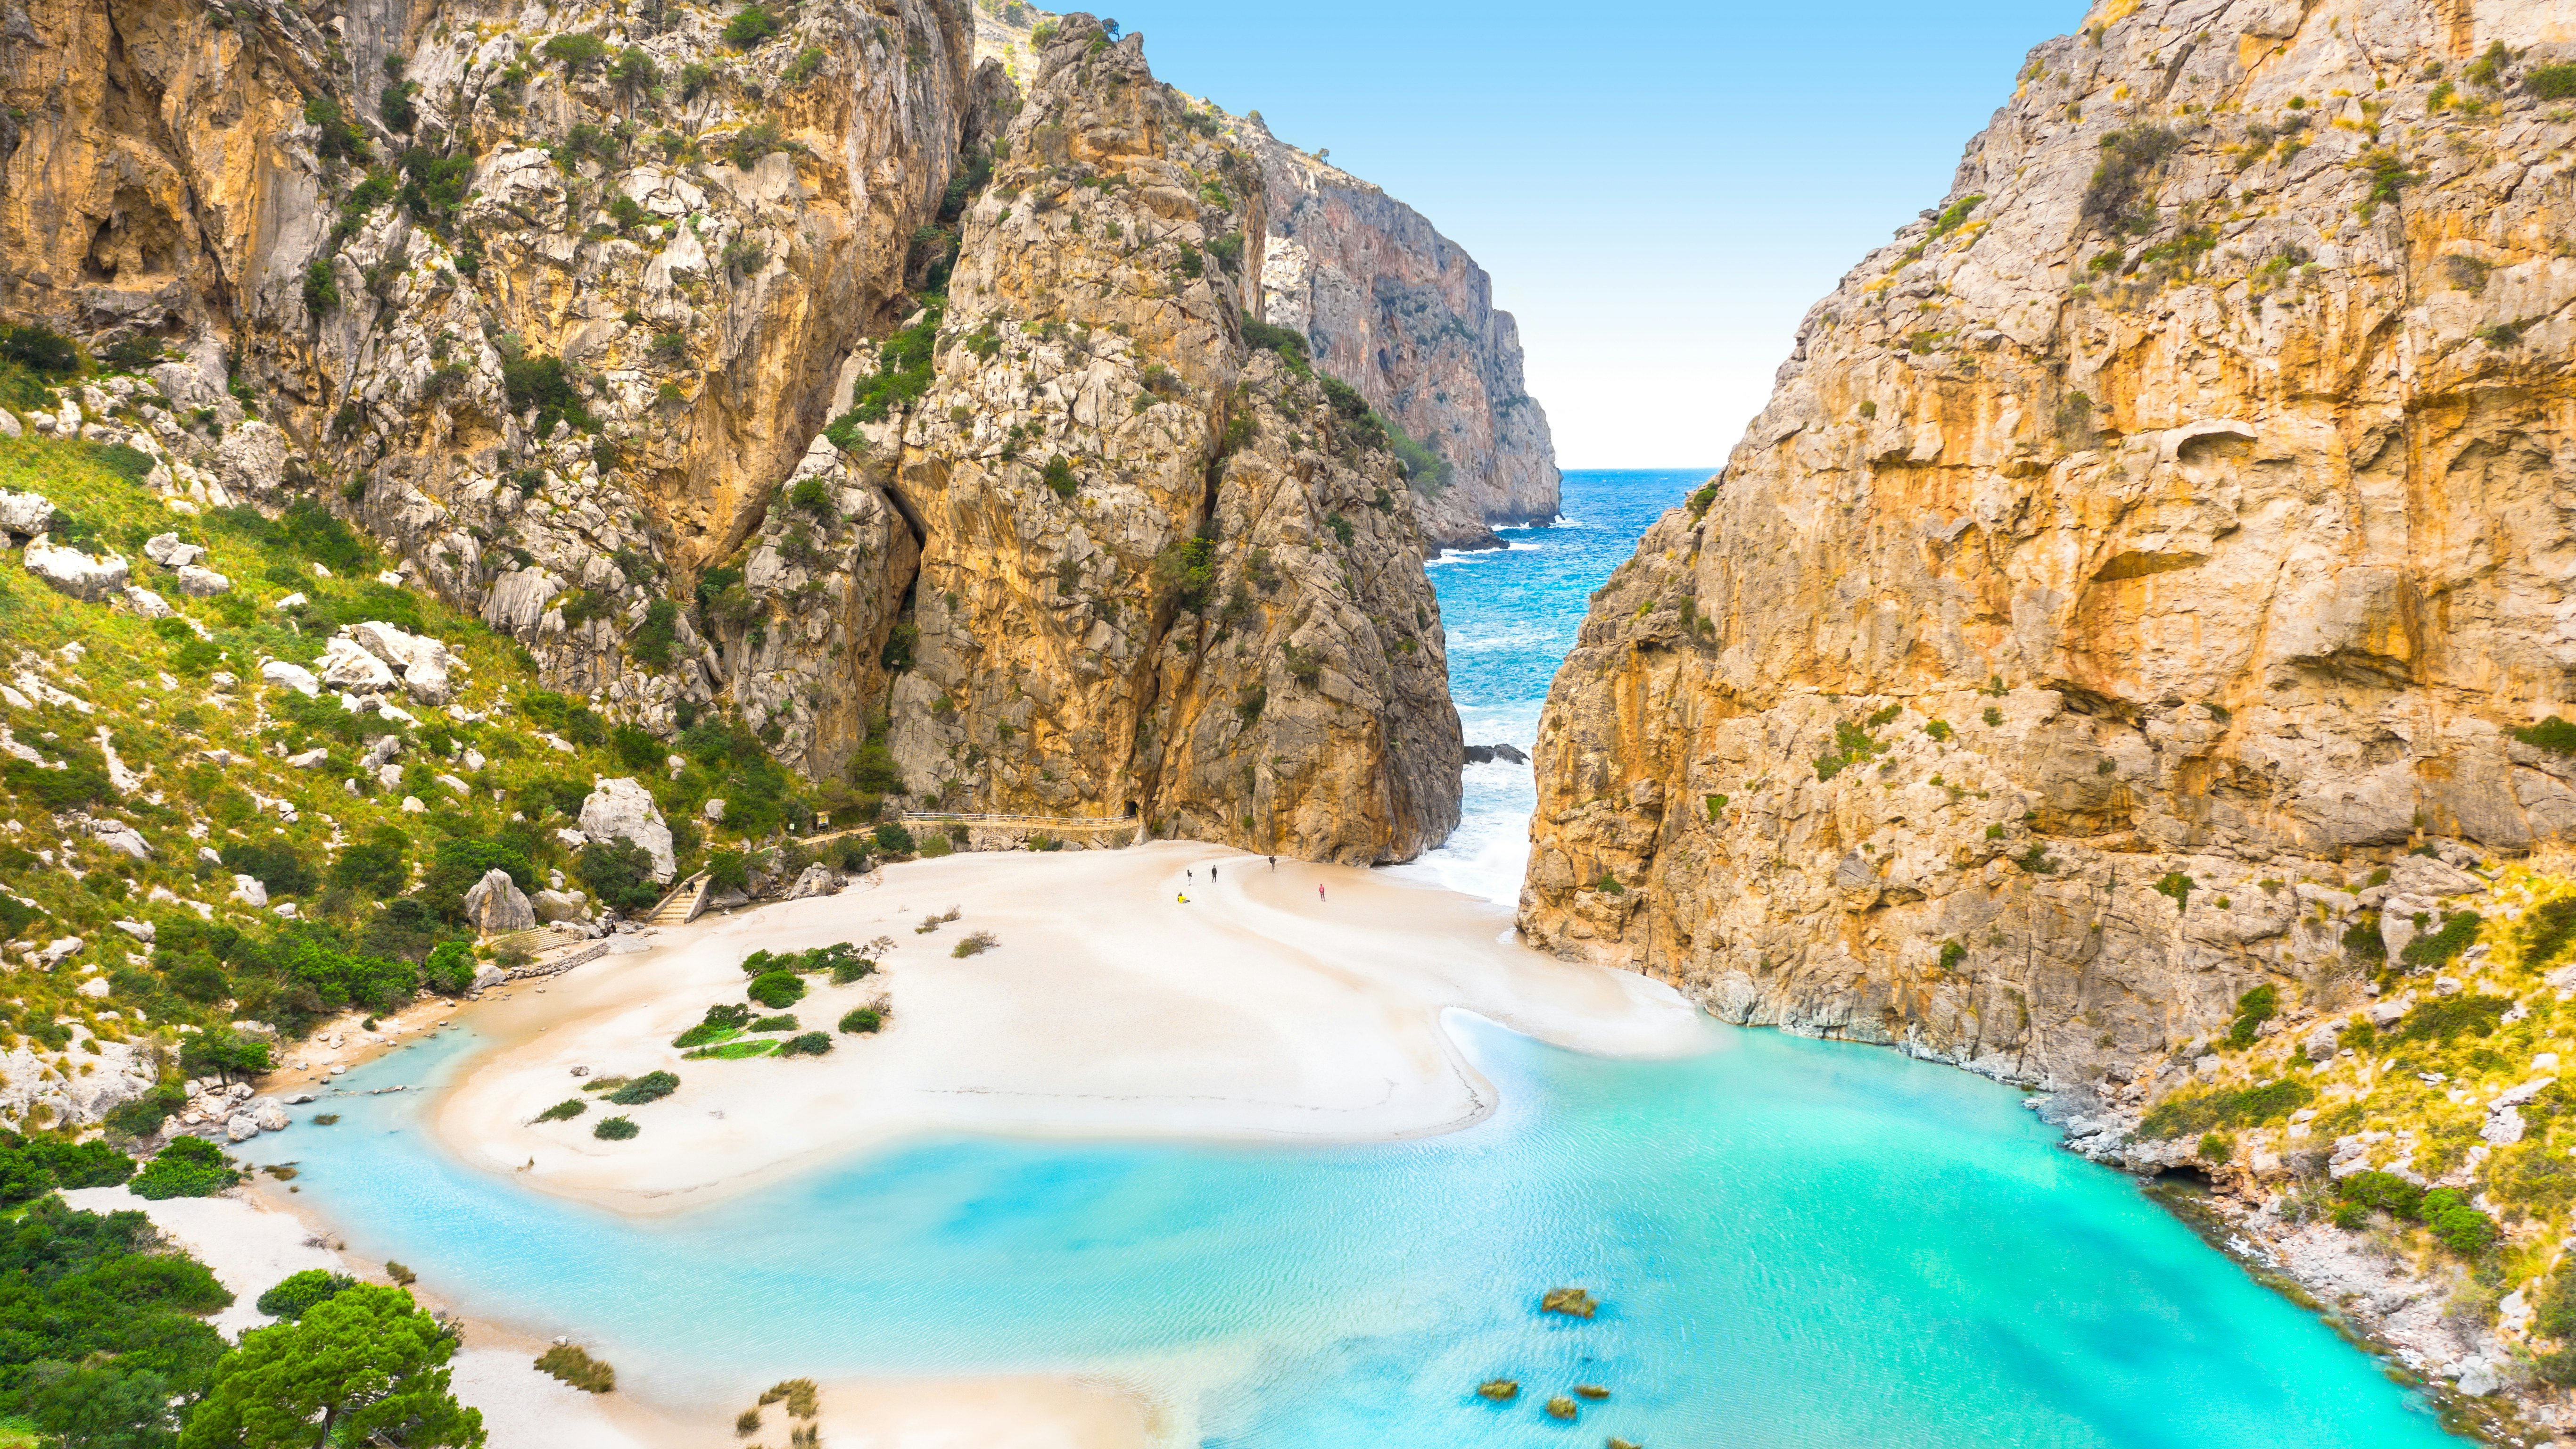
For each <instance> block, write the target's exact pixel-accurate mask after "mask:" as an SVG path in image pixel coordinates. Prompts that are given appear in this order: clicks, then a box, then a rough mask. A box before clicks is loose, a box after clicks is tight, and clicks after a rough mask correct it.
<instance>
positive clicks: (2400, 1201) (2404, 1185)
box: [2336, 1172, 2424, 1218]
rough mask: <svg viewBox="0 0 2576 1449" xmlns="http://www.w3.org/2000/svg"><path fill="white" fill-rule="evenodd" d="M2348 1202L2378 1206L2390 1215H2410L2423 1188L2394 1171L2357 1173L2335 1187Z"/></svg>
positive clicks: (2403, 1216) (2413, 1214)
mask: <svg viewBox="0 0 2576 1449" xmlns="http://www.w3.org/2000/svg"><path fill="white" fill-rule="evenodd" d="M2336 1191H2337V1192H2339V1193H2340V1194H2341V1195H2342V1196H2343V1197H2344V1198H2345V1200H2347V1201H2350V1202H2357V1203H2359V1204H2361V1205H2362V1206H2363V1207H2365V1208H2377V1209H2378V1210H2379V1211H2381V1212H2384V1213H2387V1214H2389V1215H2391V1216H2393V1217H2401V1218H2411V1217H2413V1216H2415V1210H2416V1208H2417V1207H2418V1206H2419V1205H2421V1203H2422V1202H2423V1199H2424V1190H2423V1189H2422V1188H2420V1187H2417V1186H2416V1185H2415V1184H2413V1183H2411V1182H2408V1181H2407V1180H2406V1179H2404V1178H2402V1177H2399V1176H2398V1175H2397V1174H2395V1173H2393V1172H2356V1173H2354V1174H2353V1175H2352V1176H2350V1177H2347V1178H2345V1179H2344V1180H2343V1182H2342V1184H2341V1185H2340V1186H2339V1187H2338V1188H2337V1189H2336Z"/></svg>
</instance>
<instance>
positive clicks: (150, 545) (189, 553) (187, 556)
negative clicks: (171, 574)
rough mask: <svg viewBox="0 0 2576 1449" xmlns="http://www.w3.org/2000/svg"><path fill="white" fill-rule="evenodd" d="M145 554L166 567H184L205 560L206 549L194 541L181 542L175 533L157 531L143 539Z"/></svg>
mask: <svg viewBox="0 0 2576 1449" xmlns="http://www.w3.org/2000/svg"><path fill="white" fill-rule="evenodd" d="M143 556H144V557H145V558H148V559H150V560H152V561H153V562H154V563H157V564H159V565H160V566H161V567H163V568H165V569H182V568H186V567H187V566H188V565H190V564H192V563H203V562H205V558H206V551H205V550H204V549H202V548H200V547H198V546H197V545H195V544H193V543H182V542H180V541H179V535H177V534H175V533H156V534H154V535H152V536H151V537H150V538H147V539H145V540H144V541H143Z"/></svg>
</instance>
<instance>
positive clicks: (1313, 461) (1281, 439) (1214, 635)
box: [746, 15, 1459, 861]
mask: <svg viewBox="0 0 2576 1449" xmlns="http://www.w3.org/2000/svg"><path fill="white" fill-rule="evenodd" d="M980 82H981V83H982V84H984V85H987V86H988V87H990V88H991V90H992V94H993V95H994V97H995V100H994V102H993V105H992V107H991V117H990V131H991V134H992V135H993V137H994V151H995V154H996V156H997V157H998V158H999V159H998V160H997V161H996V162H995V165H994V171H993V174H992V178H991V184H990V185H989V187H987V188H986V189H983V190H982V191H980V192H978V193H976V194H975V197H974V199H973V200H972V201H971V202H969V203H968V204H967V205H966V206H965V207H964V208H963V211H962V214H961V215H960V217H959V220H958V236H957V240H956V257H955V263H954V272H953V275H952V277H951V280H950V283H949V288H948V298H947V305H946V310H945V311H944V312H935V311H934V312H925V313H924V314H923V315H921V316H919V317H917V318H915V319H913V320H912V322H911V324H910V326H909V328H908V329H907V330H906V331H905V332H904V333H903V334H901V335H900V336H899V337H898V338H897V339H896V340H895V341H894V342H892V343H889V344H886V345H885V346H882V347H877V346H871V347H869V348H865V349H863V350H862V351H861V352H860V353H859V354H858V356H857V357H855V358H854V360H853V365H852V368H851V373H850V392H851V396H852V398H853V400H854V401H855V402H856V403H857V404H858V405H857V406H856V407H854V408H853V410H852V412H851V414H850V416H849V418H848V419H847V420H846V422H847V431H845V432H843V433H842V434H841V437H842V439H843V441H841V442H840V443H837V444H836V443H834V442H833V441H831V440H826V441H824V442H823V443H820V444H818V445H817V449H816V451H815V452H814V453H813V454H811V455H809V457H808V460H807V464H806V466H807V468H808V469H809V470H810V472H809V475H808V476H810V477H811V478H812V479H814V480H815V481H816V482H817V483H818V484H822V485H824V488H823V489H818V490H817V491H816V492H815V493H813V494H807V493H803V492H801V491H800V489H801V487H802V485H801V484H800V485H799V487H798V488H791V489H790V491H789V494H788V499H787V503H788V506H786V507H783V508H781V509H779V510H777V511H776V512H775V513H774V514H773V517H772V521H771V523H770V524H769V525H768V526H767V527H766V528H765V529H764V531H763V532H762V534H761V535H760V537H759V538H758V539H757V540H756V541H755V548H754V552H753V553H752V555H751V557H750V561H749V563H748V565H747V568H746V582H747V583H749V584H750V585H752V586H753V587H754V588H756V589H758V590H760V591H761V592H762V593H763V594H764V596H765V597H766V599H767V601H768V607H769V608H770V609H771V610H772V611H773V612H774V613H775V614H776V615H777V616H778V617H779V619H780V622H781V624H782V625H783V627H776V628H774V631H773V632H771V633H770V634H769V635H768V637H767V639H766V640H765V641H764V642H762V643H761V644H759V645H757V646H755V647H756V648H757V649H758V650H760V651H761V652H760V655H759V657H758V658H756V659H755V660H753V661H752V663H751V670H752V672H753V673H754V674H755V675H760V676H763V677H765V678H767V679H769V680H771V681H773V682H774V688H773V691H772V694H773V702H772V705H771V708H772V709H773V711H774V714H773V717H775V718H777V719H779V720H781V721H782V723H784V724H785V725H786V729H787V733H786V736H785V738H786V741H787V744H788V747H789V748H791V749H795V748H798V747H802V748H804V749H806V750H807V751H810V752H811V754H810V758H811V759H812V761H813V768H815V769H816V770H817V772H818V773H821V772H823V771H827V770H828V769H830V768H832V767H833V765H834V763H835V762H836V761H837V760H851V761H854V762H855V763H856V764H857V765H858V767H859V769H860V770H861V772H862V773H863V774H866V773H868V772H872V771H873V772H876V773H875V774H874V775H873V776H872V777H871V778H870V779H869V780H865V781H859V782H857V783H862V784H873V785H876V786H878V787H884V786H885V784H886V782H887V775H886V773H885V772H888V771H890V772H891V774H892V776H894V777H897V778H899V780H900V786H899V787H897V788H902V789H906V790H909V791H912V792H914V793H917V794H919V795H921V796H924V797H928V798H931V799H935V800H937V801H939V802H941V804H943V805H944V806H946V807H948V808H953V809H969V810H975V811H979V812H995V813H1011V814H1032V815H1047V816H1111V817H1115V816H1119V815H1125V814H1134V815H1137V816H1139V817H1141V818H1143V819H1145V820H1147V821H1148V822H1149V824H1151V825H1152V826H1153V827H1154V828H1155V829H1156V830H1157V831H1158V832H1159V833H1173V834H1184V835H1190V836H1194V837H1198V838H1202V839H1215V840H1224V841H1228V842H1231V843H1235V844H1239V845H1243V846H1246V847H1248V848H1253V849H1260V850H1277V851H1286V852H1290V853H1294V854H1299V855H1305V856H1309V857H1315V858H1328V859H1339V860H1354V861H1367V860H1377V859H1383V858H1387V857H1390V856H1404V855H1411V854H1414V853H1416V852H1418V851H1420V850H1422V849H1425V848H1428V847H1429V846H1431V845H1433V844H1436V843H1437V842H1438V841H1439V840H1440V839H1441V838H1443V837H1444V836H1445V835H1446V834H1447V833H1448V830H1449V829H1450V827H1451V826H1452V825H1454V824H1455V822H1456V819H1457V811H1458V786H1457V769H1458V763H1459V741H1458V726H1457V719H1456V715H1455V712H1454V711H1453V710H1451V709H1450V707H1449V703H1448V698H1447V684H1446V681H1447V666H1446V662H1445V658H1444V656H1443V653H1442V634H1441V630H1440V627H1439V621H1438V612H1437V609H1438V606H1437V601H1436V600H1435V599H1434V597H1433V595H1432V592H1431V588H1430V585H1429V583H1428V582H1427V580H1426V579H1425V578H1424V576H1423V573H1422V567H1421V565H1422V559H1423V553H1424V548H1425V545H1424V542H1423V540H1422V538H1421V535H1420V532H1419V530H1418V529H1417V527H1416V525H1415V523H1414V520H1413V518H1412V515H1411V513H1410V512H1409V511H1408V510H1407V509H1405V508H1404V507H1403V506H1402V504H1401V502H1400V500H1401V498H1402V496H1403V492H1404V482H1403V479H1402V476H1401V474H1400V472H1399V470H1398V468H1397V465H1396V463H1395V461H1394V459H1393V457H1392V456H1391V455H1389V454H1388V453H1387V452H1385V451H1384V450H1383V449H1382V448H1377V447H1373V446H1370V445H1369V443H1368V441H1367V440H1366V438H1365V437H1364V436H1362V434H1361V432H1360V431H1358V430H1355V429H1354V428H1353V426H1352V423H1351V420H1350V419H1348V418H1347V417H1345V416H1343V415H1341V414H1340V413H1338V412H1337V411H1336V410H1335V409H1334V408H1333V407H1332V406H1331V404H1330V403H1329V402H1328V400H1327V399H1326V397H1325V395H1324V393H1323V391H1322V389H1321V388H1320V387H1319V386H1318V385H1317V383H1316V382H1315V381H1314V380H1313V379H1311V378H1301V377H1299V376H1297V375H1296V372H1295V370H1294V369H1295V367H1296V366H1298V365H1299V364H1296V363H1295V362H1294V361H1293V360H1291V359H1286V358H1281V357H1278V356H1275V355H1273V354H1270V353H1266V352H1256V351H1254V350H1253V349H1251V348H1249V347H1247V346H1246V345H1245V343H1244V341H1243V339H1242V336H1241V326H1240V319H1241V317H1242V316H1243V314H1244V312H1245V310H1246V308H1247V307H1248V306H1250V305H1251V304H1252V303H1253V302H1255V301H1256V300H1257V299H1258V297H1259V295H1260V278H1259V268H1260V265H1261V257H1260V253H1259V252H1258V250H1257V249H1255V248H1250V247H1247V246H1246V245H1245V240H1244V239H1245V238H1246V237H1254V238H1257V237H1259V236H1260V235H1261V234H1262V208H1263V203H1264V193H1263V190H1262V187H1261V183H1260V176H1259V172H1258V169H1257V167H1256V166H1255V164H1254V163H1253V161H1252V159H1251V158H1250V157H1249V156H1248V155H1247V154H1246V153H1245V152H1244V151H1243V150H1242V149H1240V148H1238V147H1235V146H1230V145H1228V144H1226V143H1225V141H1224V140H1223V139H1222V137H1221V135H1220V134H1219V128H1218V125H1217V121H1216V119H1215V117H1214V115H1213V113H1210V112H1208V111H1206V110H1204V109H1201V108H1198V107H1194V106H1193V105H1191V104H1190V103H1189V102H1188V101H1186V100H1185V99H1184V98H1182V97H1180V96H1178V95H1176V94H1175V93H1173V92H1172V91H1171V90H1170V89H1169V88H1168V87H1166V86H1164V85H1162V84H1161V83H1159V82H1157V81H1156V80H1154V78H1153V76H1152V75H1151V73H1150V72H1149V71H1148V70H1147V68H1146V65H1145V62H1144V57H1143V47H1142V41H1141V38H1140V37H1136V36H1130V37H1128V38H1127V39H1126V40H1124V41H1121V42H1118V43H1116V44H1111V43H1110V42H1109V41H1108V39H1107V37H1106V36H1105V35H1104V34H1103V32H1102V31H1101V29H1100V27H1099V26H1098V25H1097V24H1096V23H1094V22H1093V21H1091V20H1090V19H1089V18H1088V17H1086V16H1081V15H1075V16H1070V17H1066V18H1064V19H1063V20H1062V21H1061V22H1059V23H1058V24H1057V26H1056V28H1055V30H1054V32H1053V33H1052V35H1051V36H1050V37H1049V43H1047V44H1046V45H1045V46H1044V48H1043V50H1042V52H1041V53H1040V54H1039V55H1038V57H1037V58H1036V60H1035V62H1034V71H1033V74H1031V75H1030V76H1029V87H1028V90H1027V92H1026V94H1025V95H1024V96H1022V95H1017V94H1014V93H1011V92H1009V91H1008V89H1007V87H1006V86H1005V85H1004V83H1003V82H1002V80H1001V74H1000V70H999V67H998V66H997V65H995V64H993V63H991V62H988V63H987V65H986V67H985V69H984V71H983V73H982V76H981V78H980ZM1005 117H1007V120H1006V119H1005ZM908 367H909V368H918V369H919V371H918V372H917V373H915V374H912V376H913V377H914V378H915V379H916V380H915V381H914V382H913V383H903V382H901V381H900V379H901V378H902V377H903V375H904V369H906V368H908ZM915 388H917V389H918V391H917V392H913V389H915ZM906 392H910V393H912V394H913V395H912V396H907V397H898V396H897V395H898V394H899V393H906ZM889 398H893V399H895V400H894V401H892V402H891V403H889V402H887V401H885V400H886V399H889ZM872 399H875V400H877V401H871V400H872ZM824 491H828V493H829V496H830V503H829V505H828V510H825V509H808V510H805V512H806V513H807V514H809V515H812V516H804V517H800V516H798V508H797V506H796V505H795V503H794V500H795V499H797V498H800V497H814V498H816V499H817V500H818V501H820V498H821V496H822V493H823V492H824ZM825 512H828V514H829V517H830V519H831V523H830V527H831V528H832V529H833V530H838V531H833V532H831V533H829V534H828V536H824V537H819V538H818V537H816V536H815V533H814V530H815V529H816V528H817V527H818V526H821V525H823V522H824V520H823V517H822V516H821V515H822V514H824V513H825ZM799 535H802V536H803V540H802V541H798V536H799ZM791 555H794V556H801V557H804V558H806V559H807V560H808V562H807V564H806V565H805V566H804V567H803V568H802V570H801V571H800V569H799V567H797V566H794V565H793V563H792V560H791ZM836 557H855V558H857V559H859V560H860V561H861V563H860V566H858V567H853V568H850V569H847V570H843V571H841V572H840V574H839V576H837V577H830V578H827V579H826V580H825V581H824V582H823V584H822V586H821V587H819V588H816V587H809V586H811V585H812V584H813V583H814V569H815V568H816V567H822V568H825V569H828V567H829V565H828V562H826V561H827V560H829V559H831V558H836ZM783 565H785V566H783ZM871 569H873V570H874V571H875V576H876V578H877V579H878V580H879V581H880V583H879V584H878V585H875V586H872V585H870V584H869V583H868V582H867V575H868V574H869V573H870V571H871ZM898 579H899V580H901V582H899V583H898V582H894V581H896V580H898ZM800 598H801V599H803V600H805V601H806V602H803V603H800V602H799V600H800ZM853 657H855V658H856V660H857V663H856V665H855V671H854V670H853V665H852V663H851V661H852V659H853ZM880 678H884V679H887V680H888V681H889V684H888V686H887V692H886V694H885V696H884V698H885V700H886V704H885V707H884V710H883V719H882V725H883V730H882V739H883V743H884V745H885V757H884V758H883V760H881V761H879V760H872V759H870V758H868V757H867V756H866V755H865V754H864V749H865V745H866V743H867V742H868V737H867V735H866V734H865V732H864V726H863V725H861V726H858V727H856V728H854V719H855V713H856V712H855V711H853V710H851V709H849V708H848V707H847V702H848V701H851V700H860V699H866V698H869V697H871V696H873V695H874V694H875V691H876V688H877V683H878V680H879V679H880ZM836 703H837V704H838V706H839V707H838V708H837V711H836V708H835V705H836Z"/></svg>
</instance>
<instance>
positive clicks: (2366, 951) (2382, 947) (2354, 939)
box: [2343, 912, 2388, 961]
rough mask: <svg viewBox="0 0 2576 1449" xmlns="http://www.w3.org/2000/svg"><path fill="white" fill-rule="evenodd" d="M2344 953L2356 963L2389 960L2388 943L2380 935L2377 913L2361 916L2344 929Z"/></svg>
mask: <svg viewBox="0 0 2576 1449" xmlns="http://www.w3.org/2000/svg"><path fill="white" fill-rule="evenodd" d="M2343 952H2344V954H2345V955H2346V956H2349V957H2351V958H2352V959H2354V960H2355V961H2385V960H2387V959H2388V942H2387V941H2386V940H2385V939H2384V938H2382V937H2381V936H2380V934H2379V916H2378V915H2377V913H2375V912H2374V913H2371V914H2368V915H2364V916H2361V917H2359V918H2357V919H2355V920H2354V921H2353V923H2352V924H2351V925H2349V926H2346V927H2344V932H2343Z"/></svg>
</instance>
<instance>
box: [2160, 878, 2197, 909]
mask: <svg viewBox="0 0 2576 1449" xmlns="http://www.w3.org/2000/svg"><path fill="white" fill-rule="evenodd" d="M2197 884H2199V882H2197V881H2194V880H2193V879H2192V878H2191V877H2190V876H2187V875H2184V874H2183V873H2182V872H2181V871H2178V870H2174V871H2167V872H2165V875H2164V879H2162V880H2159V881H2157V882H2156V884H2155V892H2156V894H2157V895H2160V896H2163V897H2164V898H2166V899H2167V900H2170V901H2172V902H2173V903H2174V909H2175V910H2177V911H2187V910H2190V909H2191V892H2192V887H2193V886H2195V885H2197Z"/></svg>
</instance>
